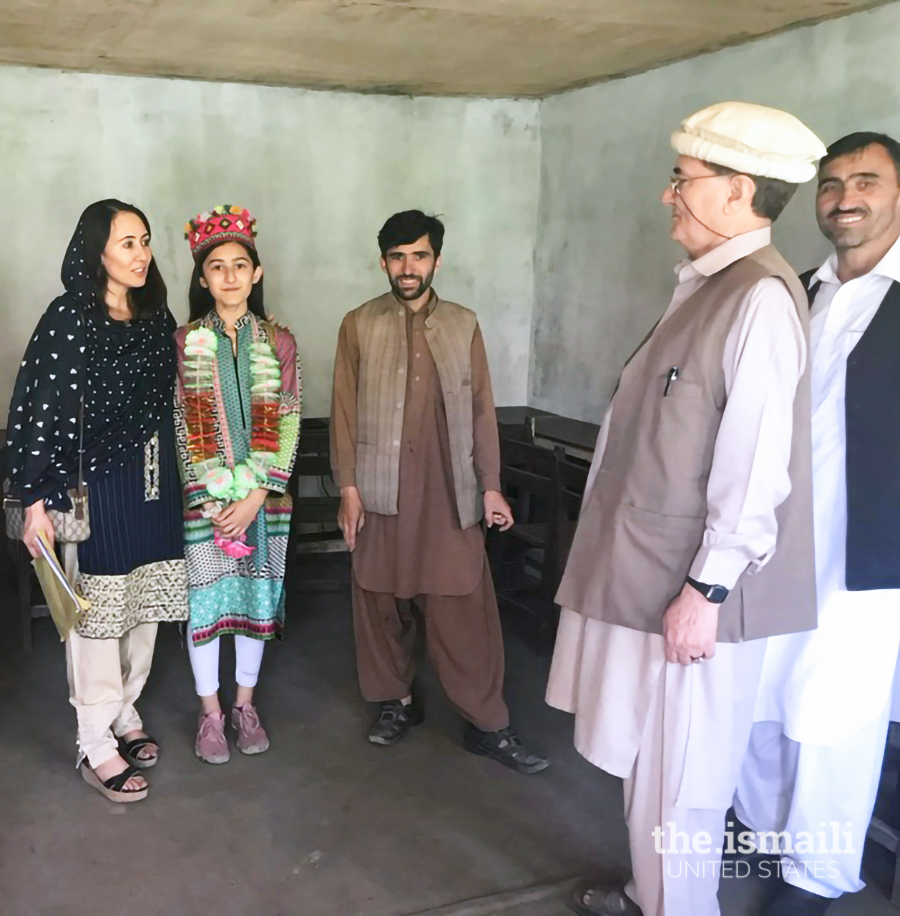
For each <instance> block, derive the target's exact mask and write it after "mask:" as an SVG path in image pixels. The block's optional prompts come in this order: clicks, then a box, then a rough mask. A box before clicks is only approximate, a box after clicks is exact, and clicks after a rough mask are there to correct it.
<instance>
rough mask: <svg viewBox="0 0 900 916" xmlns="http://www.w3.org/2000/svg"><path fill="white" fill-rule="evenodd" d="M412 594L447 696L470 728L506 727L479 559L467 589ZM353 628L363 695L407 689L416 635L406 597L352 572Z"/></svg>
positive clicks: (496, 635) (499, 641)
mask: <svg viewBox="0 0 900 916" xmlns="http://www.w3.org/2000/svg"><path fill="white" fill-rule="evenodd" d="M412 600H413V601H414V602H415V604H416V606H417V607H418V608H419V610H420V611H421V612H422V616H423V617H424V620H425V644H426V647H427V650H428V656H429V658H430V659H431V663H432V665H434V668H435V671H436V672H437V675H438V678H439V679H440V682H441V686H442V687H443V688H444V692H445V693H446V694H447V698H448V699H449V700H450V703H451V704H452V705H453V706H454V708H455V709H456V710H457V712H459V714H460V715H461V716H462V717H463V718H464V719H466V720H468V721H469V722H471V723H472V724H473V725H474V726H475V727H476V728H480V729H482V730H483V731H499V730H500V729H501V728H506V726H507V725H509V713H508V711H507V709H506V703H505V702H504V700H503V668H504V656H503V635H502V633H501V630H500V614H499V612H498V610H497V598H496V595H495V594H494V583H493V581H492V580H491V572H490V569H489V567H488V565H487V560H485V566H484V573H483V575H482V577H481V582H479V584H478V586H477V588H476V589H475V591H473V592H472V593H471V594H469V595H461V596H447V595H419V596H417V597H416V598H414V599H412ZM353 629H354V632H355V634H356V660H357V667H358V670H359V684H360V688H361V689H362V694H363V697H364V698H365V699H366V700H367V701H368V702H370V703H377V702H383V701H385V700H402V699H404V698H405V697H408V696H409V693H410V688H411V686H412V681H413V675H414V674H415V659H414V658H413V653H414V649H415V643H416V618H415V616H414V615H413V613H412V608H411V607H410V606H409V602H408V601H398V600H397V599H396V598H395V597H394V596H393V595H391V594H385V593H382V592H367V591H365V590H364V589H362V588H360V587H359V584H358V583H357V581H356V577H355V576H354V577H353Z"/></svg>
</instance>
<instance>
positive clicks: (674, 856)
mask: <svg viewBox="0 0 900 916" xmlns="http://www.w3.org/2000/svg"><path fill="white" fill-rule="evenodd" d="M765 643H766V641H765V640H764V639H759V640H754V641H752V642H747V643H738V644H723V643H719V644H718V645H717V646H716V655H715V657H714V658H712V659H709V660H707V661H704V662H701V663H699V664H695V665H687V666H684V665H677V664H670V663H665V664H664V665H663V670H662V674H661V676H660V677H659V683H658V686H657V688H656V691H655V695H654V697H653V698H652V700H651V703H650V709H649V713H648V716H647V719H646V721H645V723H644V731H643V735H642V737H641V742H640V746H639V750H638V755H637V759H636V760H635V764H634V768H633V770H632V773H631V775H630V776H629V777H628V778H627V779H626V780H625V819H626V821H627V823H628V836H629V844H630V847H631V865H632V872H633V876H634V877H633V878H632V880H631V882H629V884H628V886H627V887H626V889H625V890H626V893H627V894H628V896H629V897H631V899H632V900H634V902H635V903H637V904H638V906H640V907H641V910H642V911H643V913H644V916H687V914H690V916H719V902H718V897H717V894H718V889H719V880H720V877H722V876H723V871H722V847H723V841H724V832H725V814H726V812H727V810H728V808H729V807H730V806H731V802H732V798H733V796H734V791H735V788H736V787H737V784H738V779H739V776H740V772H741V764H742V761H743V757H744V754H745V752H746V748H747V743H748V741H749V739H750V732H751V729H752V726H753V711H754V707H755V704H756V696H757V688H758V684H759V677H760V672H761V669H762V661H763V656H764V653H765ZM724 877H726V878H728V877H735V876H734V875H731V874H729V873H728V872H727V871H726V872H725V874H724Z"/></svg>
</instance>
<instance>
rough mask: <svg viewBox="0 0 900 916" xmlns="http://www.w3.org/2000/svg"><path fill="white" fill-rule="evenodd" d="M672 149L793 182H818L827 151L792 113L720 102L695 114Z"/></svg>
mask: <svg viewBox="0 0 900 916" xmlns="http://www.w3.org/2000/svg"><path fill="white" fill-rule="evenodd" d="M672 146H673V147H674V149H675V152H677V153H680V154H681V155H682V156H693V157H694V158H695V159H702V160H703V161H704V162H712V163H714V164H715V165H724V166H725V167H727V168H730V169H734V170H735V171H736V172H744V173H746V174H748V175H756V176H758V177H759V178H780V179H781V180H782V181H789V182H791V183H792V184H802V183H803V182H804V181H810V180H811V179H813V178H815V177H816V164H817V163H818V161H819V160H820V159H821V158H822V157H823V156H824V155H825V152H826V150H825V144H824V143H822V141H821V140H820V139H819V138H818V137H817V136H816V135H815V134H814V133H813V132H812V131H811V130H810V129H809V128H808V127H807V126H806V125H805V124H803V123H802V122H801V121H799V120H798V119H797V118H795V117H794V116H793V115H792V114H788V113H787V112H786V111H779V110H778V109H777V108H767V107H766V106H765V105H754V104H752V103H751V102H719V103H718V104H716V105H710V106H709V108H704V109H703V110H702V111H698V112H697V113H696V114H692V115H691V116H690V117H689V118H685V120H684V121H682V122H681V130H677V131H675V133H674V134H672Z"/></svg>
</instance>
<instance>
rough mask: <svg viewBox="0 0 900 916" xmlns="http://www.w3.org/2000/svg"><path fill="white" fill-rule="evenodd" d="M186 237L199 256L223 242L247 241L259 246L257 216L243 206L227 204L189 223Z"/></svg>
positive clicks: (186, 227) (192, 251)
mask: <svg viewBox="0 0 900 916" xmlns="http://www.w3.org/2000/svg"><path fill="white" fill-rule="evenodd" d="M184 237H185V238H186V239H187V240H188V242H189V243H190V246H191V254H192V255H193V256H194V258H195V259H196V258H199V257H200V255H202V254H203V253H204V252H205V251H208V250H209V249H210V248H212V247H213V246H215V245H221V244H222V243H223V242H243V243H244V244H245V245H249V246H250V247H251V248H253V249H255V248H256V219H255V218H254V217H253V216H251V215H250V211H249V210H245V209H244V208H243V207H235V206H232V205H230V204H223V205H222V206H221V207H215V208H214V209H213V210H212V211H210V212H209V213H201V214H199V215H198V216H195V217H194V218H193V219H192V220H191V221H190V222H189V223H187V225H185V227H184Z"/></svg>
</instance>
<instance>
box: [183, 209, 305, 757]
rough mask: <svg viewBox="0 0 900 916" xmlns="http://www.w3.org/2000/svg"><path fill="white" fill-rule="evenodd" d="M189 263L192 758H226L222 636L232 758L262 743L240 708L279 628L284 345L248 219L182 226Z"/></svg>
mask: <svg viewBox="0 0 900 916" xmlns="http://www.w3.org/2000/svg"><path fill="white" fill-rule="evenodd" d="M185 235H186V238H187V239H188V241H189V242H190V246H191V253H192V254H193V257H194V272H193V275H192V277H191V287H190V309H191V311H190V317H191V322H190V324H188V325H187V326H186V327H183V328H179V330H178V332H177V333H176V335H175V340H176V344H177V350H178V390H177V405H176V411H175V419H176V433H177V437H178V451H179V454H180V457H181V464H182V478H183V481H184V493H185V514H184V534H185V559H186V561H187V568H188V585H189V600H190V621H189V624H188V649H189V653H190V659H191V667H192V669H193V672H194V680H195V682H196V687H197V694H198V695H199V697H200V703H201V714H200V723H199V728H198V730H197V742H196V745H195V750H196V753H197V756H198V757H199V758H200V759H201V760H205V761H206V762H207V763H225V762H226V761H227V760H228V757H229V751H228V742H227V741H226V738H225V715H224V714H223V712H222V709H221V707H220V705H219V697H218V690H219V637H221V636H225V635H228V634H231V635H233V636H234V642H235V655H236V660H237V664H236V671H235V677H236V680H237V696H236V699H235V704H234V707H233V708H232V710H231V724H232V726H233V727H234V729H235V731H236V732H237V746H238V749H239V750H240V751H242V752H243V753H245V754H260V753H262V752H263V751H265V750H267V749H268V747H269V739H268V736H267V735H266V732H265V730H264V729H263V727H262V725H261V724H260V721H259V716H258V715H257V712H256V708H255V707H254V705H253V688H254V687H255V686H256V682H257V678H258V675H259V669H260V665H261V663H262V656H263V648H264V646H265V641H266V640H269V639H273V638H275V637H276V636H278V635H280V633H281V630H282V627H283V624H284V571H285V556H286V553H287V542H288V533H289V528H290V520H291V500H290V497H289V496H287V495H286V493H285V491H286V489H287V485H288V479H289V478H290V475H291V470H292V468H293V464H294V455H295V453H296V449H297V440H298V438H299V434H300V392H301V386H300V371H299V363H298V361H297V346H296V343H295V341H294V338H293V336H292V335H291V333H290V332H289V331H287V330H286V329H285V328H282V327H280V326H278V325H276V324H274V323H273V322H271V321H269V320H267V319H266V314H265V312H264V311H263V281H262V276H263V271H262V267H261V266H260V262H259V256H258V255H257V253H256V221H255V220H254V219H253V217H252V216H251V215H250V214H249V213H248V212H247V211H246V210H244V209H242V208H241V207H232V206H223V207H216V208H215V209H214V210H213V211H212V212H211V213H204V214H201V215H200V216H198V217H197V218H196V219H193V220H191V221H190V223H188V225H187V228H186V233H185Z"/></svg>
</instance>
